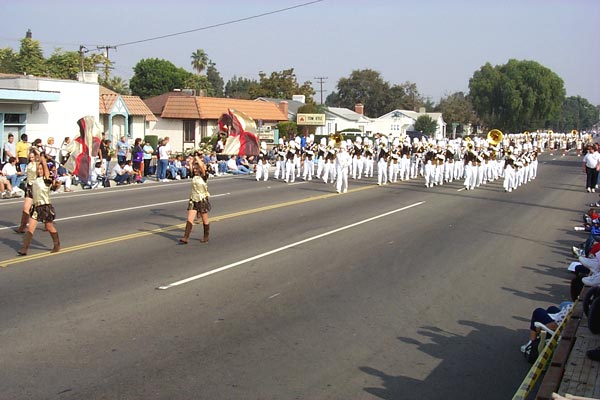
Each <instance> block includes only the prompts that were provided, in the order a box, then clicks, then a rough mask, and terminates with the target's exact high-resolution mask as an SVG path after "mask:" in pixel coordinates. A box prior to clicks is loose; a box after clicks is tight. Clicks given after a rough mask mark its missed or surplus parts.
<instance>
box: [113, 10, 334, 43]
mask: <svg viewBox="0 0 600 400" xmlns="http://www.w3.org/2000/svg"><path fill="white" fill-rule="evenodd" d="M322 1H323V0H315V1H310V2H308V3H303V4H298V5H296V6H292V7H286V8H281V9H279V10H275V11H269V12H266V13H262V14H256V15H252V16H250V17H245V18H240V19H235V20H233V21H228V22H221V23H219V24H214V25H209V26H204V27H202V28H196V29H190V30H187V31H183V32H177V33H171V34H168V35H162V36H155V37H152V38H148V39H141V40H135V41H133V42H126V43H121V44H117V45H115V47H122V46H129V45H131V44H138V43H144V42H150V41H152V40H158V39H165V38H168V37H173V36H178V35H185V34H186V33H192V32H198V31H203V30H206V29H211V28H217V27H219V26H225V25H231V24H235V23H238V22H242V21H248V20H251V19H256V18H260V17H265V16H267V15H273V14H277V13H282V12H284V11H289V10H293V9H295V8H300V7H306V6H310V5H312V4H315V3H320V2H322Z"/></svg>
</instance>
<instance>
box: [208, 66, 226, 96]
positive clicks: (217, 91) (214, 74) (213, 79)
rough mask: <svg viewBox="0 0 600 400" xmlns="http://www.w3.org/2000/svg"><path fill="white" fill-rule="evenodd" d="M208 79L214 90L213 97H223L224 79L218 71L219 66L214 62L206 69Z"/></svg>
mask: <svg viewBox="0 0 600 400" xmlns="http://www.w3.org/2000/svg"><path fill="white" fill-rule="evenodd" d="M206 78H207V79H208V82H210V85H211V86H212V89H213V93H214V94H213V96H215V97H223V84H224V82H223V78H221V74H220V73H219V71H217V64H215V63H214V62H212V60H211V61H209V62H208V68H207V69H206Z"/></svg>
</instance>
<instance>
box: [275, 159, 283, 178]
mask: <svg viewBox="0 0 600 400" xmlns="http://www.w3.org/2000/svg"><path fill="white" fill-rule="evenodd" d="M279 173H281V179H285V160H277V161H275V173H274V174H273V175H274V177H275V179H279Z"/></svg>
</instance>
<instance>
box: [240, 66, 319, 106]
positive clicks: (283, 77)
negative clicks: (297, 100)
mask: <svg viewBox="0 0 600 400" xmlns="http://www.w3.org/2000/svg"><path fill="white" fill-rule="evenodd" d="M258 76H259V82H258V86H251V87H250V88H249V90H248V93H249V94H250V97H251V98H253V99H254V98H257V97H274V98H278V99H291V98H292V96H293V95H295V94H299V95H304V96H305V97H306V102H307V103H310V102H313V101H314V100H313V96H314V94H315V91H314V89H313V88H312V83H311V82H310V81H306V82H304V83H303V84H302V85H299V84H298V81H297V80H296V74H294V69H293V68H290V69H286V70H283V71H281V72H271V75H270V76H267V74H265V73H264V72H262V71H261V72H260V73H259V74H258Z"/></svg>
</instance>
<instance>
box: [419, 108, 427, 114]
mask: <svg viewBox="0 0 600 400" xmlns="http://www.w3.org/2000/svg"><path fill="white" fill-rule="evenodd" d="M426 112H427V111H426V109H425V107H419V114H425V113H426Z"/></svg>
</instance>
